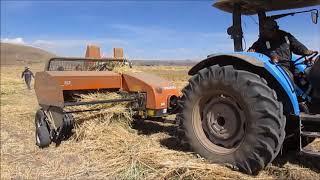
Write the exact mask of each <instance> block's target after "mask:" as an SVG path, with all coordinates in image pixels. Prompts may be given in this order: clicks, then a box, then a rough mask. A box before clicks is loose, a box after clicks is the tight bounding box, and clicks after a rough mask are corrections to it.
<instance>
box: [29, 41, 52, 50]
mask: <svg viewBox="0 0 320 180" xmlns="http://www.w3.org/2000/svg"><path fill="white" fill-rule="evenodd" d="M31 45H32V46H35V47H39V48H48V49H49V48H54V47H56V43H55V42H53V41H48V40H41V39H40V40H35V41H34V42H33V43H31Z"/></svg>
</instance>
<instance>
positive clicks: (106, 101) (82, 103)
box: [64, 98, 138, 107]
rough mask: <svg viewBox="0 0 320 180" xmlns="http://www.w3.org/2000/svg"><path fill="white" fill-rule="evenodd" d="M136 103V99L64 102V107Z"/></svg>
mask: <svg viewBox="0 0 320 180" xmlns="http://www.w3.org/2000/svg"><path fill="white" fill-rule="evenodd" d="M134 101H138V99H137V98H124V99H109V100H101V101H89V102H65V103H64V106H65V107H66V106H81V105H94V104H108V103H116V102H134Z"/></svg>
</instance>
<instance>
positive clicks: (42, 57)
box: [1, 43, 55, 65]
mask: <svg viewBox="0 0 320 180" xmlns="http://www.w3.org/2000/svg"><path fill="white" fill-rule="evenodd" d="M54 56H55V55H54V54H53V53H50V52H47V51H45V50H42V49H39V48H35V47H31V46H25V45H18V44H10V43H1V65H26V64H32V63H40V62H45V61H47V60H48V59H49V58H51V57H54Z"/></svg>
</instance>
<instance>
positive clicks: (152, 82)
mask: <svg viewBox="0 0 320 180" xmlns="http://www.w3.org/2000/svg"><path fill="white" fill-rule="evenodd" d="M110 61H115V62H118V61H119V62H121V61H122V60H119V59H117V60H114V59H88V58H53V59H50V60H49V62H48V63H47V65H46V69H45V71H43V72H38V73H36V76H35V91H36V95H37V99H38V103H39V105H40V107H41V109H40V110H38V111H37V113H36V125H37V124H38V125H39V127H40V126H41V125H42V124H46V126H47V127H48V129H49V130H48V132H49V134H50V140H53V141H55V142H56V143H60V142H61V140H62V139H64V138H66V137H67V136H68V135H69V134H70V133H71V129H72V128H73V118H72V116H71V115H70V114H72V113H77V112H79V111H77V112H75V111H72V112H71V111H65V107H67V106H79V105H90V104H100V103H116V102H125V101H126V102H131V103H132V109H133V110H135V111H136V115H137V116H139V117H141V118H148V117H149V118H150V117H162V116H165V115H168V114H171V113H174V111H175V110H176V109H177V108H178V106H177V100H178V98H179V96H180V93H179V91H178V89H177V88H176V87H175V86H174V85H173V84H172V83H171V82H169V81H167V80H164V79H162V78H160V77H157V76H155V75H152V74H147V73H143V72H130V73H123V74H122V73H115V72H112V71H99V70H101V68H100V67H101V66H102V65H104V64H105V63H109V62H110ZM88 62H89V63H88ZM88 65H90V67H85V66H88ZM79 66H80V67H81V69H82V71H79V70H77V68H78V69H79ZM93 66H94V67H98V68H93ZM83 69H84V70H83ZM89 69H90V70H91V71H89ZM97 91H99V92H123V93H126V95H127V96H126V98H123V99H107V100H99V101H98V100H97V101H91V102H82V101H76V100H75V99H74V98H72V97H73V96H74V95H75V94H82V93H92V92H97ZM90 110H91V109H88V110H84V111H90ZM37 122H38V123H37ZM39 127H38V128H37V129H39ZM38 134H39V133H38ZM40 134H41V133H40ZM39 138H43V137H39ZM48 141H49V140H48ZM50 142H51V141H50ZM37 144H38V146H40V147H42V146H47V145H48V144H47V143H45V144H43V145H42V144H40V142H37ZM49 144H50V143H49Z"/></svg>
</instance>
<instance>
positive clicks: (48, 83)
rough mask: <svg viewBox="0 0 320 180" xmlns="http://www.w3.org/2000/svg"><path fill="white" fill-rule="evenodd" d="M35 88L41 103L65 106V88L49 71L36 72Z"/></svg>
mask: <svg viewBox="0 0 320 180" xmlns="http://www.w3.org/2000/svg"><path fill="white" fill-rule="evenodd" d="M34 89H35V91H36V95H37V99H38V103H39V104H40V105H42V106H43V105H46V106H57V107H63V104H64V99H63V90H62V88H61V86H60V85H59V82H58V81H57V80H56V79H55V77H53V76H51V75H50V74H49V73H48V72H37V73H36V75H35V84H34Z"/></svg>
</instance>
